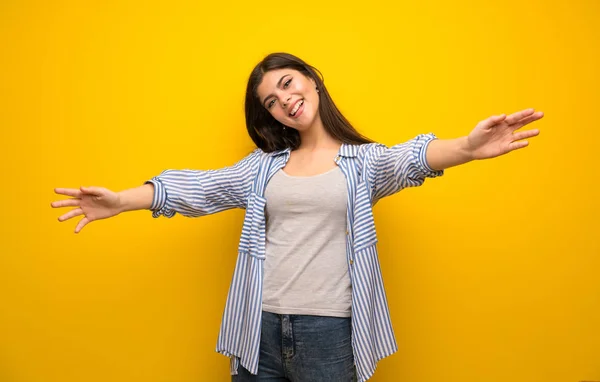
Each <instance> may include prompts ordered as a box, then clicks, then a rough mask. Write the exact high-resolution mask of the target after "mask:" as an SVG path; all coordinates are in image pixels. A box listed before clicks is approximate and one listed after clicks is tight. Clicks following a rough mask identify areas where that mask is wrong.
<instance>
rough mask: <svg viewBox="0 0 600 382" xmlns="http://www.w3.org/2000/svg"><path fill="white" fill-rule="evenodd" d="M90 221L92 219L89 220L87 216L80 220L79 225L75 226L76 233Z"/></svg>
mask: <svg viewBox="0 0 600 382" xmlns="http://www.w3.org/2000/svg"><path fill="white" fill-rule="evenodd" d="M89 222H90V221H89V220H88V218H87V217H84V218H83V219H81V220H80V221H79V223H77V227H75V233H79V231H81V230H82V229H83V227H85V225H86V224H87V223H89Z"/></svg>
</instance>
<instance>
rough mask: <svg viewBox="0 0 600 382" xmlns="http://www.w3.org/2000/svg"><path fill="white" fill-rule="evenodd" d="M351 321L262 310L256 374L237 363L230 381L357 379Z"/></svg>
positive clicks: (348, 381) (337, 381) (346, 381)
mask: <svg viewBox="0 0 600 382" xmlns="http://www.w3.org/2000/svg"><path fill="white" fill-rule="evenodd" d="M350 320H351V319H350V318H340V317H321V316H308V315H295V314H290V315H288V314H275V313H269V312H263V313H262V330H261V338H260V356H259V364H258V375H253V374H250V372H248V370H246V369H245V368H244V367H242V366H241V365H240V367H239V368H238V375H233V376H232V377H231V380H232V382H255V381H273V382H274V381H277V382H283V381H291V382H324V381H325V382H352V381H356V371H355V368H354V355H353V353H352V325H351V321H350Z"/></svg>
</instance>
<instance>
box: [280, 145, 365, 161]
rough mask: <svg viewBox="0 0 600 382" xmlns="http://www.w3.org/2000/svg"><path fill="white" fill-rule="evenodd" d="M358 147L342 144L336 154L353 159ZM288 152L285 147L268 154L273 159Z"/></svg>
mask: <svg viewBox="0 0 600 382" xmlns="http://www.w3.org/2000/svg"><path fill="white" fill-rule="evenodd" d="M359 147H360V145H351V144H349V143H342V147H340V151H339V152H338V154H339V155H340V156H343V157H350V158H353V157H356V156H358V149H359ZM290 151H291V149H290V148H289V147H287V148H285V149H283V150H277V151H273V152H271V153H270V155H271V156H272V157H275V156H278V155H282V154H288V153H289V152H290Z"/></svg>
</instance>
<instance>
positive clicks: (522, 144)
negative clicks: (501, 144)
mask: <svg viewBox="0 0 600 382" xmlns="http://www.w3.org/2000/svg"><path fill="white" fill-rule="evenodd" d="M528 145H529V142H527V141H517V142H512V143H511V144H509V145H508V148H509V149H510V151H513V150H518V149H522V148H523V147H527V146H528Z"/></svg>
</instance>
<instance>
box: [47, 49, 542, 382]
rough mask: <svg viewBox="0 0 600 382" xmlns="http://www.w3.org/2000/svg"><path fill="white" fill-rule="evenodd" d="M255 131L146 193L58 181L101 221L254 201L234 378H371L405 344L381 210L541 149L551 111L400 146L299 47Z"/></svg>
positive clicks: (270, 59) (254, 98) (265, 64)
mask: <svg viewBox="0 0 600 382" xmlns="http://www.w3.org/2000/svg"><path fill="white" fill-rule="evenodd" d="M245 102H246V127H247V130H248V134H249V135H250V137H251V138H252V140H253V141H254V142H255V143H256V146H257V149H256V150H254V151H253V152H252V153H251V154H249V155H248V156H246V157H245V158H243V159H242V160H241V161H239V162H238V163H236V164H235V165H233V166H231V167H227V168H223V169H220V170H208V171H194V170H167V171H164V172H163V173H162V174H160V175H159V176H157V177H154V178H153V179H151V180H149V181H148V182H146V184H144V185H143V186H141V187H137V188H133V189H129V190H125V191H121V192H119V193H115V192H112V191H110V190H107V189H105V188H99V187H81V188H80V189H65V188H57V189H56V190H55V191H56V193H57V194H61V195H67V196H71V197H72V198H70V199H66V200H61V201H55V202H53V203H52V206H53V207H67V206H69V207H75V208H74V209H73V210H71V211H69V212H67V213H65V214H64V215H62V216H61V217H60V218H59V221H65V220H68V219H70V218H73V217H76V216H81V215H83V218H82V219H81V220H80V221H79V223H78V224H77V227H76V229H75V232H79V231H81V229H82V228H83V227H84V226H86V225H87V224H88V223H90V222H92V221H95V220H99V219H105V218H108V217H112V216H116V215H118V214H119V213H121V212H125V211H132V210H138V209H149V210H151V211H153V216H154V217H158V216H160V215H164V216H167V217H171V216H173V215H174V214H175V213H180V214H182V215H186V216H203V215H208V214H212V213H215V212H219V211H223V210H227V209H230V208H234V207H238V208H244V209H246V216H245V220H244V225H243V229H242V236H241V239H240V243H239V251H238V260H237V264H236V267H235V271H234V276H233V280H232V283H231V287H230V290H229V294H228V297H227V302H226V304H225V312H224V314H223V321H222V324H221V330H220V334H219V339H218V343H217V351H218V352H220V353H222V354H224V355H226V356H228V357H230V358H231V374H232V380H233V381H257V380H270V381H287V380H291V381H300V382H313V381H315V382H316V381H352V380H359V381H366V380H367V379H369V378H370V377H371V376H372V375H373V373H374V371H375V367H376V364H377V362H378V360H380V359H381V358H383V357H386V356H388V355H390V354H392V353H394V352H395V351H396V350H397V346H396V341H395V338H394V333H393V329H392V324H391V320H390V317H389V311H388V306H387V301H386V295H385V291H384V287H383V281H382V278H381V270H380V268H379V262H378V258H377V248H376V243H377V236H376V234H375V226H374V221H373V213H372V206H373V205H374V204H375V203H376V202H377V201H378V200H379V199H381V198H383V197H384V196H388V195H392V194H394V193H396V192H398V191H400V190H401V189H402V188H404V187H411V186H419V185H421V184H423V182H424V181H425V178H427V177H435V176H440V175H442V174H443V170H444V169H446V168H448V167H452V166H456V165H459V164H463V163H466V162H469V161H471V160H475V159H486V158H493V157H496V156H499V155H503V154H506V153H508V152H511V151H513V150H516V149H519V148H523V147H525V146H527V144H528V143H527V141H526V140H524V139H526V138H530V137H533V136H536V135H538V134H539V131H538V130H528V131H519V132H518V131H517V130H519V129H520V128H521V127H523V126H525V125H527V124H529V123H531V122H534V121H536V120H538V119H540V118H542V116H543V114H542V113H541V112H534V110H533V109H527V110H523V111H520V112H517V113H514V114H512V115H509V116H506V115H504V114H503V115H498V116H493V117H490V118H488V119H486V120H484V121H481V122H479V123H478V124H477V125H476V127H475V128H474V129H473V131H471V133H470V134H469V135H468V136H464V137H461V138H458V139H452V140H440V139H437V138H436V137H435V136H434V135H433V134H422V135H419V136H417V137H415V138H414V139H412V140H410V141H408V142H405V143H401V144H398V145H395V146H392V147H390V148H388V147H386V146H384V145H382V144H378V143H373V142H372V141H370V140H369V139H367V138H365V137H363V136H362V135H361V134H359V133H358V132H357V131H356V130H355V129H354V127H352V125H351V124H350V122H348V120H346V118H344V116H343V115H342V113H340V111H339V110H338V109H337V107H336V106H335V104H334V102H333V100H332V99H331V97H330V95H329V93H328V92H327V88H326V87H325V85H324V83H323V81H322V79H321V77H320V76H319V75H317V70H316V69H315V68H314V67H312V66H310V65H308V64H306V63H305V62H304V61H302V60H301V59H299V58H297V57H295V56H292V55H290V54H285V53H275V54H270V55H269V56H267V57H266V58H264V60H263V61H261V62H260V63H259V64H258V65H257V66H256V67H255V68H254V70H253V71H252V73H251V75H250V79H249V81H248V87H247V90H246V101H245Z"/></svg>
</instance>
